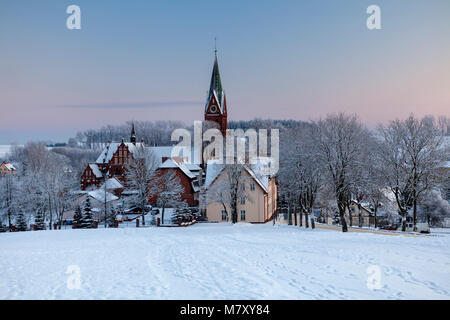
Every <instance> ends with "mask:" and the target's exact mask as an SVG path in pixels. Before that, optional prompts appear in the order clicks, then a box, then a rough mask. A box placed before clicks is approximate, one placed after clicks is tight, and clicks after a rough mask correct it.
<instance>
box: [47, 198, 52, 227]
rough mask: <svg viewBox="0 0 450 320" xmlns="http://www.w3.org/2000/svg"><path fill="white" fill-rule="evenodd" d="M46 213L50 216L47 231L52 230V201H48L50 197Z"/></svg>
mask: <svg viewBox="0 0 450 320" xmlns="http://www.w3.org/2000/svg"><path fill="white" fill-rule="evenodd" d="M48 213H49V215H50V226H49V228H48V229H49V230H52V225H53V212H52V201H51V199H50V196H49V197H48Z"/></svg>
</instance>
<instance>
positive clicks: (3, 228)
mask: <svg viewBox="0 0 450 320" xmlns="http://www.w3.org/2000/svg"><path fill="white" fill-rule="evenodd" d="M0 232H6V227H5V226H4V225H3V223H2V222H1V221H0Z"/></svg>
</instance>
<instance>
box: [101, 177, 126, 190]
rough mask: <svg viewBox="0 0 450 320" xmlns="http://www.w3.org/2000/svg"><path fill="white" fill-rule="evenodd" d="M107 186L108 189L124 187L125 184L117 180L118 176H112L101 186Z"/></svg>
mask: <svg viewBox="0 0 450 320" xmlns="http://www.w3.org/2000/svg"><path fill="white" fill-rule="evenodd" d="M105 186H106V190H115V189H122V188H123V185H122V184H121V183H120V181H119V180H117V178H110V179H108V180H106V183H104V184H103V185H102V187H101V188H102V189H103V188H105Z"/></svg>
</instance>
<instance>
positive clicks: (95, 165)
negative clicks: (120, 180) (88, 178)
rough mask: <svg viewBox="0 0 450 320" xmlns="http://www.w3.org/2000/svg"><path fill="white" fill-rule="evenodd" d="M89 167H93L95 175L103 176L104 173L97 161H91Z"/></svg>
mask: <svg viewBox="0 0 450 320" xmlns="http://www.w3.org/2000/svg"><path fill="white" fill-rule="evenodd" d="M89 168H91V170H92V172H93V173H94V175H95V177H97V178H102V177H103V174H102V172H101V171H100V169H99V167H98V165H97V164H96V163H90V164H89Z"/></svg>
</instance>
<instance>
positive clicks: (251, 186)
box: [250, 183, 255, 191]
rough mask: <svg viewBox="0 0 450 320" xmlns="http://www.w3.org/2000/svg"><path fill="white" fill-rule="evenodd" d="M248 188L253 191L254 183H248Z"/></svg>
mask: <svg viewBox="0 0 450 320" xmlns="http://www.w3.org/2000/svg"><path fill="white" fill-rule="evenodd" d="M250 190H251V191H255V184H254V183H250Z"/></svg>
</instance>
